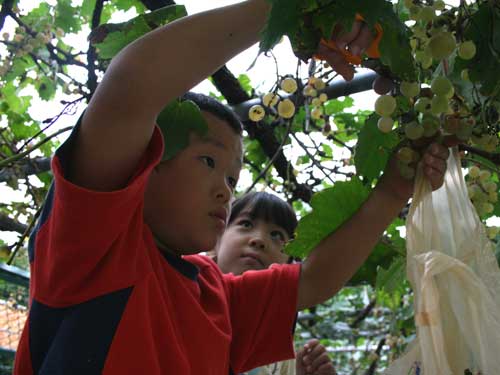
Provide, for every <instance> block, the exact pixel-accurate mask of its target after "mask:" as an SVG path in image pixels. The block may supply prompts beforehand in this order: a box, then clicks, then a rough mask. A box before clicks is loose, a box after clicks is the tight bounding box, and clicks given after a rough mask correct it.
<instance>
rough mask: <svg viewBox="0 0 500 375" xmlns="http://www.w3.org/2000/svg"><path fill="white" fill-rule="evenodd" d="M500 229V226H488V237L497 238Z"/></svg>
mask: <svg viewBox="0 0 500 375" xmlns="http://www.w3.org/2000/svg"><path fill="white" fill-rule="evenodd" d="M499 231H500V228H498V227H488V228H487V229H486V233H487V234H488V238H489V239H490V240H493V239H495V238H496V236H497V235H498V232H499Z"/></svg>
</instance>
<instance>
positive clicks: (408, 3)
mask: <svg viewBox="0 0 500 375" xmlns="http://www.w3.org/2000/svg"><path fill="white" fill-rule="evenodd" d="M404 4H405V7H407V8H410V7H411V6H413V5H414V4H413V0H404Z"/></svg>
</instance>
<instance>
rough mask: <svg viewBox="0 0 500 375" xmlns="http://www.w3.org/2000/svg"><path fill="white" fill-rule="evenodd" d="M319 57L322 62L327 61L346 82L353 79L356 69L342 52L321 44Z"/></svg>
mask: <svg viewBox="0 0 500 375" xmlns="http://www.w3.org/2000/svg"><path fill="white" fill-rule="evenodd" d="M317 56H318V57H319V58H320V59H322V60H326V61H327V62H328V64H330V66H331V67H332V68H333V70H335V71H336V72H337V73H339V74H340V75H341V76H342V77H343V78H344V79H345V80H346V81H350V80H351V79H353V77H354V67H353V66H352V65H351V64H350V63H349V62H348V61H347V60H346V59H345V57H344V55H343V54H342V52H341V51H340V50H338V49H331V48H329V47H328V46H327V45H325V44H320V45H319V47H318V53H317Z"/></svg>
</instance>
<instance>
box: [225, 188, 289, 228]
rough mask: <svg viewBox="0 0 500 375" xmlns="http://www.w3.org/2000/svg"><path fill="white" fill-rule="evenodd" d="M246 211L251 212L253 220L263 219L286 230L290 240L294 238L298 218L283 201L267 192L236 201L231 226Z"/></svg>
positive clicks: (250, 194) (252, 193)
mask: <svg viewBox="0 0 500 375" xmlns="http://www.w3.org/2000/svg"><path fill="white" fill-rule="evenodd" d="M245 209H248V210H249V213H248V214H249V215H250V217H251V218H252V219H254V220H255V219H262V220H265V221H268V222H271V223H274V224H276V225H279V226H280V227H282V228H283V229H285V230H286V232H287V233H288V235H289V236H290V238H293V237H294V233H295V228H296V227H297V216H295V212H294V211H293V208H292V206H290V205H289V204H288V203H287V202H285V201H284V200H283V199H281V198H279V197H277V196H275V195H273V194H269V193H266V192H251V193H248V194H245V195H244V196H242V197H240V198H238V199H236V200H235V201H234V202H233V204H232V206H231V216H230V217H229V224H231V223H232V222H233V220H235V219H236V218H237V217H238V215H239V214H240V213H241V212H242V211H243V210H245Z"/></svg>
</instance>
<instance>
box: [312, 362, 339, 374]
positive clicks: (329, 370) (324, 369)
mask: <svg viewBox="0 0 500 375" xmlns="http://www.w3.org/2000/svg"><path fill="white" fill-rule="evenodd" d="M314 375H337V371H335V367H333V363H332V361H330V359H328V362H326V363H323V364H322V365H321V366H319V367H318V370H317V371H316V372H315V373H314Z"/></svg>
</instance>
